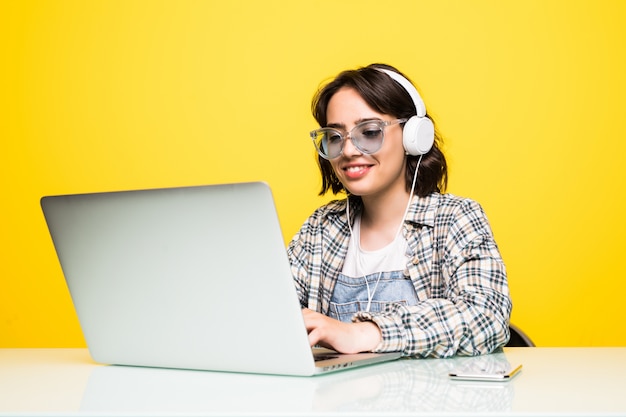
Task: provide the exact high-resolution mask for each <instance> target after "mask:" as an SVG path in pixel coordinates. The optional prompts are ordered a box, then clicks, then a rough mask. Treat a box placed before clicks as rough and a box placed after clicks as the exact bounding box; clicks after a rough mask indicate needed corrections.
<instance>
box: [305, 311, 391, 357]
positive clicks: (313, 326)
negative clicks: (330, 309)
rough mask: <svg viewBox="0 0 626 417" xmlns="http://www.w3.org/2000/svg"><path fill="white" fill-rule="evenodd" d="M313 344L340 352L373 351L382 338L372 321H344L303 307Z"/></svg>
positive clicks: (310, 340)
mask: <svg viewBox="0 0 626 417" xmlns="http://www.w3.org/2000/svg"><path fill="white" fill-rule="evenodd" d="M302 315H303V316H304V323H305V324H306V329H307V332H308V333H309V343H310V344H311V346H314V345H317V344H319V345H320V346H324V347H327V348H329V349H333V350H336V351H337V352H340V353H359V352H369V351H372V350H373V349H374V348H376V346H378V344H379V343H380V342H381V340H382V334H381V332H380V329H379V328H378V326H377V325H376V324H375V323H373V322H371V321H365V322H358V323H344V322H341V321H339V320H335V319H333V318H330V317H328V316H325V315H323V314H321V313H317V312H315V311H313V310H309V309H308V308H303V309H302Z"/></svg>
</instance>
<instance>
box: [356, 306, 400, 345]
mask: <svg viewBox="0 0 626 417" xmlns="http://www.w3.org/2000/svg"><path fill="white" fill-rule="evenodd" d="M364 321H371V322H372V323H374V324H376V325H377V326H378V328H379V329H380V332H381V334H382V340H381V342H380V343H379V344H378V346H376V347H375V348H374V349H372V352H377V353H381V352H402V351H404V343H403V338H402V337H401V332H400V331H399V330H398V326H397V325H396V323H395V321H394V320H393V318H391V317H387V316H384V315H380V314H372V313H370V312H367V311H359V312H358V313H356V314H355V315H354V316H353V317H352V322H354V323H359V322H364Z"/></svg>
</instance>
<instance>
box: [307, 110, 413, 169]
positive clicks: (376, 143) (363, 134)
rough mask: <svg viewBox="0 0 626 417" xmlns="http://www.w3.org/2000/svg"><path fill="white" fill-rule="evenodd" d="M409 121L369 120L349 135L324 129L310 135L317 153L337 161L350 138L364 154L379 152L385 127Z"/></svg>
mask: <svg viewBox="0 0 626 417" xmlns="http://www.w3.org/2000/svg"><path fill="white" fill-rule="evenodd" d="M407 120H408V119H395V120H390V121H385V120H368V121H365V122H362V123H359V124H358V125H356V126H354V127H353V128H352V130H350V132H348V133H343V132H342V131H340V130H338V129H335V128H332V127H323V128H321V129H316V130H314V131H312V132H311V133H310V134H309V135H310V136H311V139H312V140H313V144H314V145H315V148H316V149H317V152H318V153H319V154H320V156H321V157H322V158H324V159H335V158H337V157H338V156H339V155H341V154H342V153H343V147H344V145H345V143H346V139H347V138H348V137H350V140H351V141H352V145H354V147H355V148H357V149H358V150H359V152H361V153H364V154H368V155H370V154H373V153H374V152H377V151H378V150H379V149H380V148H381V147H382V146H383V141H384V140H385V127H387V126H391V125H394V124H397V123H404V122H406V121H407Z"/></svg>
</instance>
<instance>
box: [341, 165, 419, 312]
mask: <svg viewBox="0 0 626 417" xmlns="http://www.w3.org/2000/svg"><path fill="white" fill-rule="evenodd" d="M422 156H423V155H420V157H419V159H418V160H417V165H416V166H415V173H414V174H413V183H412V184H411V192H410V193H409V201H408V203H407V205H406V208H405V209H404V215H403V216H402V221H401V222H400V226H399V227H398V230H397V231H396V234H395V236H394V238H393V241H395V240H396V239H397V238H398V235H399V234H400V232H401V231H402V226H403V225H404V222H405V220H406V216H407V215H408V213H409V208H410V207H411V200H413V194H414V191H413V190H414V189H415V183H416V182H417V171H418V170H419V167H420V163H421V162H422ZM346 216H347V218H348V229H350V237H351V238H352V239H354V233H353V232H352V225H351V224H350V197H349V196H348V198H347V200H346ZM360 236H361V234H360V233H359V242H356V264H357V271H358V269H360V270H361V271H364V270H365V268H363V264H362V260H361V242H360V240H361V239H360ZM388 256H389V252H387V253H386V254H385V256H384V258H383V261H384V260H385V259H387V257H388ZM383 264H384V262H383ZM361 275H363V280H364V281H365V287H366V288H367V306H366V308H365V311H366V312H368V313H369V311H370V308H371V306H372V300H373V299H374V294H376V290H377V289H378V283H379V282H380V278H381V277H382V275H383V271H380V272H379V273H378V278H377V279H376V285H375V286H374V291H372V292H371V293H370V285H369V282H367V276H366V274H361Z"/></svg>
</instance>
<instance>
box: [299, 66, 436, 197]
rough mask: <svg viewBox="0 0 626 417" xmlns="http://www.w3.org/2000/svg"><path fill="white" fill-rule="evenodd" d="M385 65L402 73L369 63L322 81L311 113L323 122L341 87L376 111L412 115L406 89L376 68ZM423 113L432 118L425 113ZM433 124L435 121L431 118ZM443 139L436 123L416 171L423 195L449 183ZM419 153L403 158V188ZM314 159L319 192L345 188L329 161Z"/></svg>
mask: <svg viewBox="0 0 626 417" xmlns="http://www.w3.org/2000/svg"><path fill="white" fill-rule="evenodd" d="M376 68H385V69H388V70H391V71H395V72H397V73H399V74H402V73H401V72H400V71H398V70H397V69H395V68H393V67H391V66H389V65H385V64H371V65H368V66H367V67H362V68H359V69H356V70H348V71H343V72H342V73H340V74H339V75H337V77H335V79H333V80H332V81H330V82H329V83H328V84H326V85H324V86H323V87H322V88H321V89H320V90H319V91H318V92H317V93H316V94H315V96H314V97H313V102H312V104H311V110H312V112H313V117H315V120H317V123H319V125H320V126H321V127H324V126H326V124H327V118H326V110H327V108H328V103H329V102H330V99H331V98H332V97H333V95H334V94H335V93H336V92H337V91H339V90H340V89H341V88H343V87H349V88H352V89H354V90H356V92H357V93H359V95H360V96H361V97H362V98H363V100H365V102H366V103H367V104H368V105H369V106H370V107H371V108H372V109H373V110H375V111H377V112H378V113H382V114H388V115H391V116H393V117H396V118H399V119H402V118H409V117H411V116H415V114H416V109H415V104H414V103H413V100H412V99H411V96H410V95H409V93H408V92H407V91H406V90H405V89H404V88H403V87H402V86H401V85H400V84H398V83H397V82H396V81H394V80H393V79H392V78H391V77H389V76H388V75H387V74H385V73H383V72H381V71H378V70H376ZM426 117H428V118H430V119H431V120H432V117H430V116H429V115H428V114H427V115H426ZM433 124H434V121H433ZM442 143H443V139H442V137H441V135H440V134H439V132H438V131H437V129H436V127H435V143H434V144H433V147H432V149H431V150H430V151H428V153H426V154H425V155H424V156H423V157H422V162H421V163H420V167H419V174H418V178H417V183H416V185H415V190H414V192H415V193H416V194H417V195H419V196H421V197H425V196H427V195H429V194H431V193H433V192H444V191H445V189H446V187H447V183H448V166H447V163H446V158H445V156H444V154H443V152H442V151H441V145H442ZM418 160H419V156H412V155H407V158H406V170H405V178H406V189H407V191H410V189H411V184H412V183H413V175H414V174H415V168H416V166H417V162H418ZM317 162H318V165H319V168H320V171H321V174H322V189H321V191H320V193H319V194H320V195H324V194H326V193H327V192H328V191H329V190H330V191H332V192H333V194H337V193H339V192H341V191H346V192H347V190H345V188H344V186H343V184H341V182H340V181H339V179H338V178H337V176H336V175H335V172H334V171H333V168H332V166H331V164H330V162H329V161H328V160H326V159H324V158H322V157H321V156H319V155H318V158H317Z"/></svg>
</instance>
